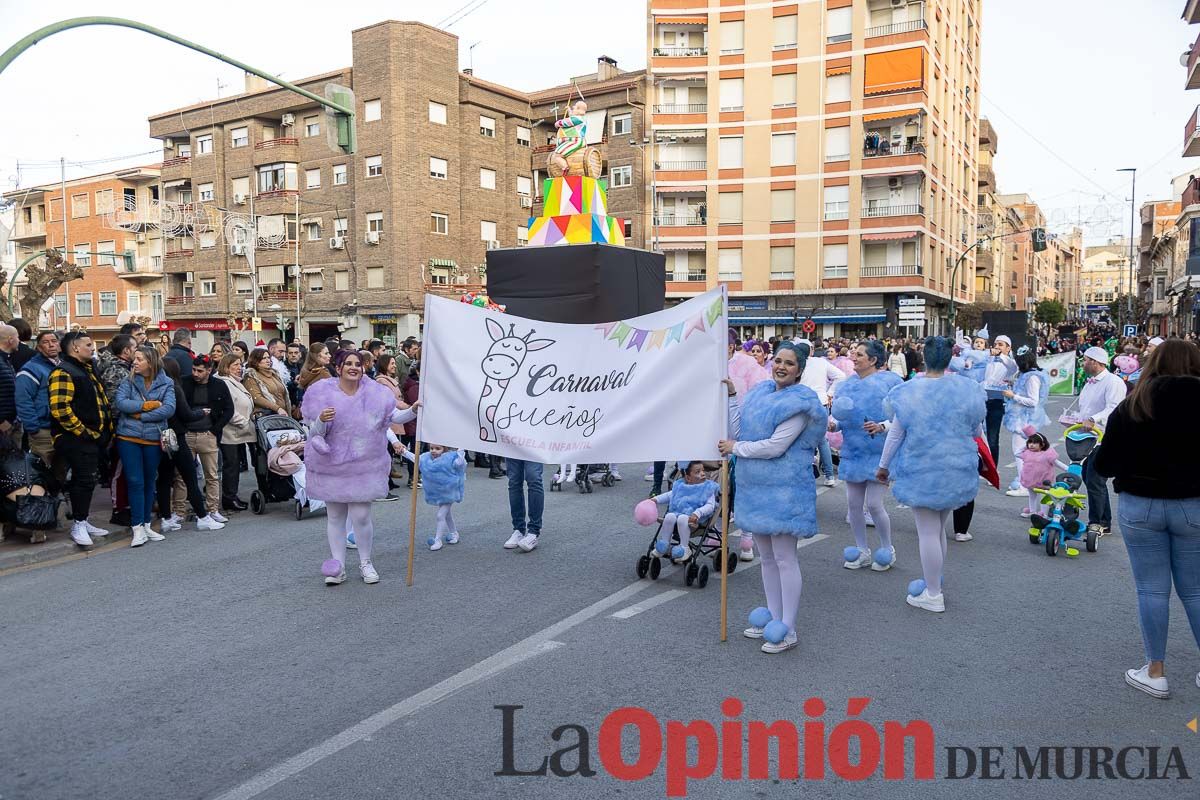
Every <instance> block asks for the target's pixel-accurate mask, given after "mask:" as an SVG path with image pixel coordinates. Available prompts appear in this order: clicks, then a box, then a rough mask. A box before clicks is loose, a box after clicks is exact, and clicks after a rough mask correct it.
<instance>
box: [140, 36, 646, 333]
mask: <svg viewBox="0 0 1200 800" xmlns="http://www.w3.org/2000/svg"><path fill="white" fill-rule="evenodd" d="M351 37H352V53H353V58H352V65H351V66H349V67H346V68H343V69H341V70H337V71H334V72H329V73H325V74H322V75H316V76H313V77H310V78H305V79H302V80H299V81H296V83H297V84H298V85H300V86H301V87H303V88H305V89H308V90H309V91H312V92H314V93H315V94H319V95H322V96H329V95H328V94H327V93H328V92H332V91H335V90H338V89H339V87H342V88H344V89H345V90H349V91H352V92H353V99H354V103H355V106H356V110H357V128H356V132H357V137H358V142H357V152H356V153H354V154H353V155H346V154H344V153H343V152H342V151H341V150H340V149H339V148H338V147H336V141H335V140H334V139H333V138H332V134H333V131H332V126H331V125H330V119H329V118H328V117H327V115H326V113H325V112H324V110H323V109H322V108H321V107H320V106H319V105H318V104H315V103H312V102H310V101H308V100H306V99H305V98H304V97H302V96H299V95H296V94H294V93H292V92H290V91H288V90H286V89H282V88H279V87H276V86H274V85H273V84H267V83H265V82H261V81H258V80H257V79H250V78H248V79H247V86H246V91H245V93H243V94H240V95H237V96H234V97H226V98H220V99H214V100H212V101H209V102H204V103H198V104H195V105H192V106H188V107H186V108H181V109H175V110H172V111H167V112H163V113H160V114H155V115H154V116H152V117H151V118H150V133H151V136H153V137H155V138H158V139H161V140H162V141H163V147H164V165H163V197H164V201H165V202H166V203H167V204H168V205H169V206H170V207H171V208H173V209H179V210H180V217H181V218H182V220H183V222H184V225H182V226H181V227H180V228H179V229H178V230H177V233H178V234H179V235H177V236H173V237H171V238H169V239H168V240H167V243H166V248H165V251H164V256H165V259H164V265H165V269H166V280H167V285H168V288H167V299H166V303H167V316H168V318H169V325H170V327H178V326H189V327H192V328H199V329H205V330H214V331H215V330H226V329H234V330H237V329H239V328H246V327H250V326H251V325H252V323H253V318H255V317H257V318H259V319H260V320H261V323H262V325H263V326H264V327H271V325H272V324H275V325H279V326H282V327H283V328H285V329H287V332H288V335H294V336H298V337H299V338H301V339H302V340H305V341H308V340H315V339H320V338H324V337H326V336H330V335H334V334H339V333H340V334H342V335H345V336H347V337H349V338H353V339H362V338H368V337H372V338H380V339H383V340H384V341H386V342H390V343H395V342H396V341H398V340H400V339H403V338H404V337H405V336H406V335H409V334H415V333H417V332H418V329H419V324H420V316H421V313H422V310H423V308H424V295H425V293H426V291H432V292H441V293H447V294H449V293H459V292H461V291H462V290H463V289H464V288H467V287H477V286H480V285H481V284H483V282H484V280H485V272H486V267H485V254H486V252H487V251H488V249H491V248H499V247H516V246H521V245H524V244H525V243H526V241H527V232H528V220H529V217H530V216H531V215H533V214H536V213H538V211H539V210H540V209H539V208H538V207H537V206H536V205H535V201H536V197H537V196H538V195H540V193H541V186H540V178H541V177H543V176H544V164H545V158H546V156H545V151H544V148H545V143H546V137H547V136H548V135H552V131H553V121H554V117H555V114H559V115H561V114H562V113H563V111H564V108H565V103H566V102H567V100H569V99H570V96H571V95H573V94H575V93H576V92H577V87H578V91H582V92H583V93H584V94H585V96H586V97H587V99H588V101H589V103H591V104H592V105H591V110H590V111H589V116H590V117H592V119H593V120H595V124H594V126H593V129H592V130H591V131H590V132H589V139H594V140H595V141H597V142H606V143H607V144H609V145H610V146H611V150H610V152H609V158H610V161H611V163H613V164H614V165H619V166H614V168H613V169H614V170H615V171H614V172H613V173H612V176H611V180H612V182H613V183H614V184H616V185H615V187H614V188H615V191H614V192H612V193H611V194H610V197H612V199H613V206H612V208H613V212H612V213H614V215H617V216H620V215H621V213H622V212H627V213H630V212H633V211H635V210H636V209H637V208H638V201H639V200H640V199H641V198H640V194H639V192H638V188H637V187H638V186H640V181H641V166H640V163H639V160H638V159H637V158H636V157H634V156H633V155H632V153H634V152H636V151H635V150H632V149H631V148H630V147H629V145H628V140H629V139H630V138H632V137H640V136H641V135H642V130H643V120H642V110H641V107H640V105H639V104H640V103H641V102H642V100H641V98H642V97H643V95H644V92H643V91H642V90H641V89H640V87H639V84H640V82H641V80H642V78H641V74H640V73H633V74H626V73H622V72H620V70H619V69H618V68H617V65H616V63H615V62H613V61H612V60H611V59H605V58H602V59H601V60H600V62H599V66H598V69H597V73H596V75H594V76H580V78H581V79H577V80H576V82H575V83H572V84H571V85H570V86H566V85H564V86H560V87H557V88H554V89H548V90H545V91H543V92H539V93H536V94H534V95H530V94H528V93H526V92H522V91H517V90H515V89H510V88H508V87H505V86H500V85H498V84H495V83H491V82H489V81H486V80H483V79H481V78H479V77H478V76H476V75H474V74H472V73H471V72H470V71H469V70H468V71H462V72H460V71H459V68H458V37H456V36H454V35H453V34H451V33H447V32H446V31H442V30H438V29H436V28H432V27H429V26H427V25H424V24H421V23H417V22H396V21H387V22H380V23H378V24H375V25H371V26H368V27H365V28H360V29H358V30H355V31H353V32H352V34H351ZM588 78H590V80H588ZM576 96H577V95H576ZM618 132H619V133H618ZM622 143H624V144H622ZM631 216H632V213H631ZM250 221H253V222H254V226H253V228H251V227H250V225H249V222H250ZM640 227H641V226H639V225H635V226H634V230H633V231H631V233H633V234H634V235H633V242H632V243H633V244H635V246H636V245H637V244H639V243H640V242H639V239H638V236H637V233H638V230H640ZM251 230H253V231H254V233H255V235H254V236H253V239H254V241H253V242H251V236H250V233H249V231H251ZM297 318H298V319H299V321H300V324H299V326H297V325H296V321H297ZM297 327H298V330H297Z"/></svg>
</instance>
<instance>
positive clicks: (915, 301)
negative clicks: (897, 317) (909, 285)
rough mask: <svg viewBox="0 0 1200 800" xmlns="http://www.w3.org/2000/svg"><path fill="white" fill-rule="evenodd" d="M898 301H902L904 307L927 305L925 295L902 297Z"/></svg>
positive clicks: (901, 304) (922, 306) (901, 305)
mask: <svg viewBox="0 0 1200 800" xmlns="http://www.w3.org/2000/svg"><path fill="white" fill-rule="evenodd" d="M898 302H899V303H900V307H901V308H904V307H905V306H920V307H921V308H924V307H925V298H924V297H901V298H900V300H899V301H898Z"/></svg>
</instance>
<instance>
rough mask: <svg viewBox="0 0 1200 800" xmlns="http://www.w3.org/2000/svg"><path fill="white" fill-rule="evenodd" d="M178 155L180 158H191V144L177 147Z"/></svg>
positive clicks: (187, 143)
mask: <svg viewBox="0 0 1200 800" xmlns="http://www.w3.org/2000/svg"><path fill="white" fill-rule="evenodd" d="M178 153H179V157H180V158H191V157H192V145H191V143H189V142H184V143H183V144H181V145H179V150H178Z"/></svg>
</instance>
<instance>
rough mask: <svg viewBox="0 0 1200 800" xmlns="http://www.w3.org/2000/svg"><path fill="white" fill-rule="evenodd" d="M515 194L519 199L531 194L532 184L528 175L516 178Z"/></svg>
mask: <svg viewBox="0 0 1200 800" xmlns="http://www.w3.org/2000/svg"><path fill="white" fill-rule="evenodd" d="M517 194H519V195H521V197H529V196H530V195H531V194H533V182H532V181H531V180H530V178H529V176H528V175H518V176H517Z"/></svg>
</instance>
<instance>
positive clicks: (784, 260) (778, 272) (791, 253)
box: [771, 247, 796, 281]
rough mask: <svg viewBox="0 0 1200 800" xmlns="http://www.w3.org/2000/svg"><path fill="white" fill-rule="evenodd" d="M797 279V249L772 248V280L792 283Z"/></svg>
mask: <svg viewBox="0 0 1200 800" xmlns="http://www.w3.org/2000/svg"><path fill="white" fill-rule="evenodd" d="M795 277H796V248H795V247H772V248H771V280H773V281H790V280H792V279H793V278H795Z"/></svg>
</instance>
